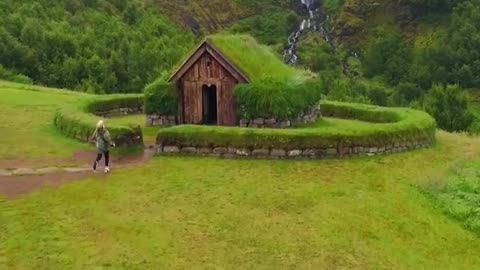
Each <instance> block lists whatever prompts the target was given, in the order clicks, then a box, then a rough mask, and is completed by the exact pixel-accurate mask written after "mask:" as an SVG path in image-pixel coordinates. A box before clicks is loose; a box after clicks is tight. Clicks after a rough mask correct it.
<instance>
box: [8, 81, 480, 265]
mask: <svg viewBox="0 0 480 270" xmlns="http://www.w3.org/2000/svg"><path fill="white" fill-rule="evenodd" d="M22 88H25V86H21V85H14V84H9V83H0V92H1V95H2V98H1V99H0V105H1V106H0V111H1V112H2V114H1V115H2V117H3V119H2V124H5V126H7V127H8V128H6V129H5V131H3V130H2V131H3V132H4V134H7V135H8V136H1V137H0V146H1V147H2V151H1V152H0V159H5V158H28V157H44V156H62V155H64V156H66V155H70V154H71V152H72V151H75V150H78V149H82V148H84V147H87V146H85V145H84V144H80V143H76V142H75V141H73V140H70V139H66V138H63V136H62V135H61V134H58V133H57V132H56V130H55V129H53V126H52V123H51V117H52V114H53V111H54V109H55V108H56V106H58V105H59V104H64V103H74V102H78V100H80V99H82V98H84V96H83V95H82V94H75V93H70V92H64V91H57V90H49V89H41V91H40V90H39V89H38V88H34V90H36V91H29V90H25V89H22ZM7 116H8V117H7ZM143 122H144V118H143V116H129V117H122V118H114V119H108V120H107V123H116V124H140V125H143ZM372 125H375V126H381V125H385V124H374V123H366V122H362V121H355V120H340V119H335V118H324V119H323V120H321V121H319V122H318V123H317V124H316V125H314V126H312V127H311V128H314V129H319V128H325V129H352V128H354V129H358V130H360V131H361V130H364V129H368V128H371V127H372ZM2 127H3V126H2ZM156 130H157V129H156V128H151V129H150V128H148V129H145V133H146V136H145V138H146V140H147V141H149V140H153V139H154V137H155V133H156ZM12 144H13V145H15V146H16V147H14V146H12ZM16 144H19V145H16ZM3 149H6V150H7V151H3ZM479 155H480V139H478V138H475V137H467V136H465V135H461V134H448V133H444V132H439V134H438V141H437V143H436V144H435V146H434V147H433V148H430V149H423V150H417V151H412V152H408V153H402V154H395V155H388V156H378V157H372V158H357V159H343V160H342V159H339V160H320V161H263V160H224V159H215V158H193V157H161V158H154V159H153V160H152V161H151V162H149V163H147V164H143V165H139V166H137V167H135V168H130V169H124V170H118V171H114V172H113V173H112V174H111V175H110V177H108V178H106V179H103V180H100V179H85V180H84V181H80V182H75V183H70V184H65V185H63V186H61V187H59V188H55V189H54V188H48V187H45V188H44V189H42V190H39V191H37V192H35V193H33V194H29V195H25V196H24V197H21V198H19V199H16V200H7V199H6V198H4V197H2V196H1V195H0V270H3V269H14V270H15V269H48V270H55V269H480V257H479V256H478V254H479V253H480V241H478V236H477V234H476V233H478V232H479V231H478V228H479V226H478V224H480V223H479V222H478V220H479V218H478V213H477V212H478V210H477V208H478V199H477V193H478V183H477V182H478V173H476V171H477V168H478V167H479V166H480V165H479V162H478V160H479V159H478V157H479ZM52 177H54V176H52Z"/></svg>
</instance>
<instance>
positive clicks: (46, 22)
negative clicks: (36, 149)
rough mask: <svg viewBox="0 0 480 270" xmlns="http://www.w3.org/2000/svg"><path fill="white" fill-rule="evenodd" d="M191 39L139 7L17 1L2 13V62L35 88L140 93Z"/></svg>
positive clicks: (117, 0)
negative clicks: (45, 86) (47, 86)
mask: <svg viewBox="0 0 480 270" xmlns="http://www.w3.org/2000/svg"><path fill="white" fill-rule="evenodd" d="M193 44H194V37H193V35H192V34H191V33H189V32H187V31H186V30H185V29H182V28H179V27H178V26H177V25H175V24H174V23H172V22H171V21H170V20H169V19H167V18H165V17H163V16H162V15H160V14H158V13H156V12H155V10H154V8H152V7H150V6H149V5H148V4H145V3H141V2H139V1H124V0H88V1H73V0H70V1H34V0H26V1H15V0H4V1H2V6H1V7H0V63H2V64H3V65H4V67H5V68H7V69H8V70H11V71H13V72H15V73H19V74H24V75H26V76H28V77H30V78H32V79H33V81H34V82H35V83H39V84H44V85H50V86H57V87H62V88H69V89H76V90H79V91H84V92H88V93H119V92H141V91H142V89H143V87H144V86H145V85H146V84H147V83H148V82H151V81H153V80H154V79H155V78H156V77H157V76H158V74H160V73H161V72H162V71H165V70H168V69H170V67H171V66H172V65H173V64H174V63H176V62H177V61H178V60H179V58H180V57H181V56H182V55H183V54H184V53H185V52H186V51H187V50H188V48H189V47H191V46H192V45H193Z"/></svg>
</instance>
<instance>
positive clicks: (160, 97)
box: [144, 79, 178, 115]
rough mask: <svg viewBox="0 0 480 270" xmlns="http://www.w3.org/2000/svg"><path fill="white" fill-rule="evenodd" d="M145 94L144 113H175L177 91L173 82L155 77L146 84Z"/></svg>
mask: <svg viewBox="0 0 480 270" xmlns="http://www.w3.org/2000/svg"><path fill="white" fill-rule="evenodd" d="M144 94H145V98H144V101H145V113H146V114H156V115H176V114H177V109H178V108H177V92H176V89H175V84H173V83H168V82H166V81H164V80H163V79H157V80H155V81H154V82H153V83H151V84H149V85H147V86H146V87H145V90H144Z"/></svg>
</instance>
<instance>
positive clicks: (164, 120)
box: [145, 115, 178, 127]
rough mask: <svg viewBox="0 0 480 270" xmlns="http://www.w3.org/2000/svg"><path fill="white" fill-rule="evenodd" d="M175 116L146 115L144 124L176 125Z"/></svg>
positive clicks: (148, 125)
mask: <svg viewBox="0 0 480 270" xmlns="http://www.w3.org/2000/svg"><path fill="white" fill-rule="evenodd" d="M177 123H178V122H177V117H176V116H175V115H168V116H167V115H147V117H146V120H145V125H146V126H147V127H150V126H167V127H168V126H175V125H177Z"/></svg>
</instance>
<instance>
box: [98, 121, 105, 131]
mask: <svg viewBox="0 0 480 270" xmlns="http://www.w3.org/2000/svg"><path fill="white" fill-rule="evenodd" d="M101 128H105V123H104V122H103V120H100V121H98V123H97V130H99V129H101Z"/></svg>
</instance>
